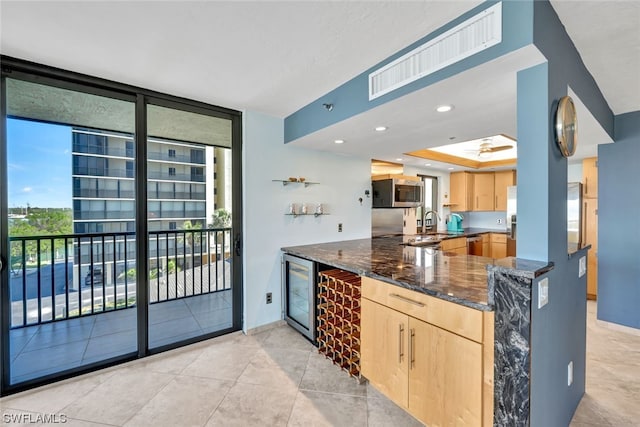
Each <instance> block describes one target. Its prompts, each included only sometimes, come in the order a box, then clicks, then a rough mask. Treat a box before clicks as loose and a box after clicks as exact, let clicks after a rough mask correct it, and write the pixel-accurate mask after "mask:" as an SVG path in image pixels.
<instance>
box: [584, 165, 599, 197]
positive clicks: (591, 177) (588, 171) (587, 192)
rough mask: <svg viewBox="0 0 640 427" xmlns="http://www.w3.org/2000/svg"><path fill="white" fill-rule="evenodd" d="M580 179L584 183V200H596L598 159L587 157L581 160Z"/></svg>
mask: <svg viewBox="0 0 640 427" xmlns="http://www.w3.org/2000/svg"><path fill="white" fill-rule="evenodd" d="M582 179H583V181H584V183H583V184H584V188H583V191H584V198H585V199H597V198H598V158H597V157H589V158H586V159H584V160H582Z"/></svg>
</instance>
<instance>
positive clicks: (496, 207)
mask: <svg viewBox="0 0 640 427" xmlns="http://www.w3.org/2000/svg"><path fill="white" fill-rule="evenodd" d="M495 209H498V196H496V205H495Z"/></svg>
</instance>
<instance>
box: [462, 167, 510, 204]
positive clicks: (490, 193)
mask: <svg viewBox="0 0 640 427" xmlns="http://www.w3.org/2000/svg"><path fill="white" fill-rule="evenodd" d="M450 182H451V184H450V185H451V190H450V193H451V210H452V211H453V212H469V211H506V210H507V187H509V186H511V185H515V184H516V171H515V170H506V171H498V172H453V173H451V177H450Z"/></svg>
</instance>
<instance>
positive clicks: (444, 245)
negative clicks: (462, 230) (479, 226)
mask: <svg viewBox="0 0 640 427" xmlns="http://www.w3.org/2000/svg"><path fill="white" fill-rule="evenodd" d="M460 248H464V250H465V254H466V252H467V238H466V237H457V238H455V239H445V240H443V241H442V242H440V249H442V250H443V251H450V252H455V250H456V249H460ZM458 253H459V252H458Z"/></svg>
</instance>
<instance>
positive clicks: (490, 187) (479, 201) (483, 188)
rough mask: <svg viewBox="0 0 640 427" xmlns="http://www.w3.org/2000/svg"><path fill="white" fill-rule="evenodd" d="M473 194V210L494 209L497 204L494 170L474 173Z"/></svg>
mask: <svg viewBox="0 0 640 427" xmlns="http://www.w3.org/2000/svg"><path fill="white" fill-rule="evenodd" d="M473 194H474V198H473V208H472V209H471V210H473V211H492V210H493V207H494V205H495V200H494V174H493V172H488V173H474V174H473Z"/></svg>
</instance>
